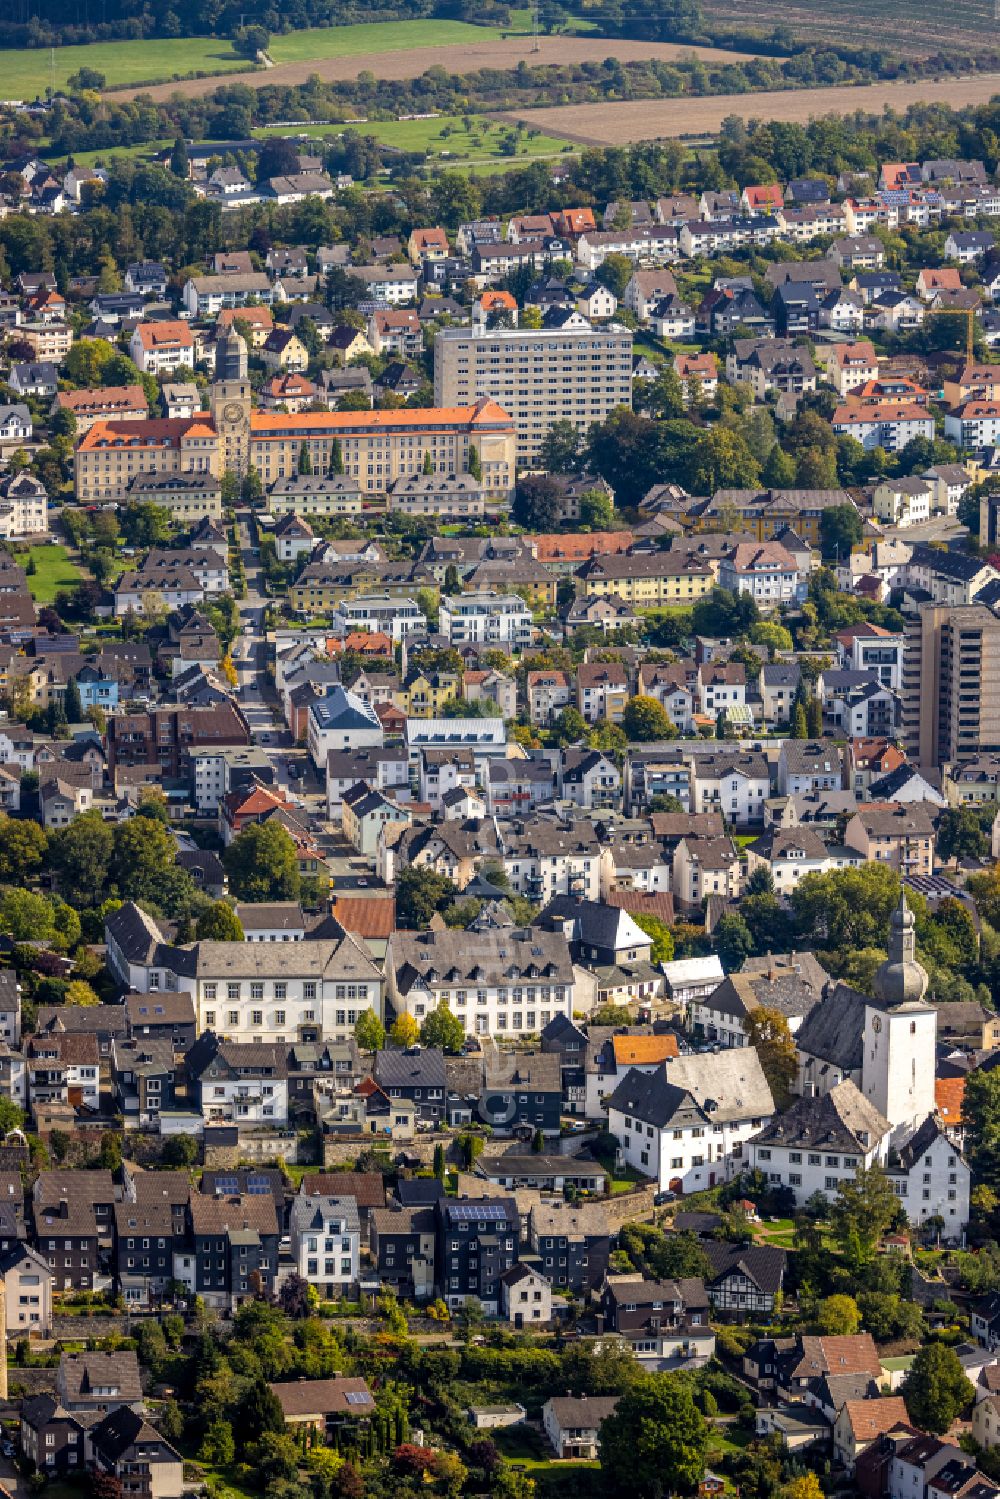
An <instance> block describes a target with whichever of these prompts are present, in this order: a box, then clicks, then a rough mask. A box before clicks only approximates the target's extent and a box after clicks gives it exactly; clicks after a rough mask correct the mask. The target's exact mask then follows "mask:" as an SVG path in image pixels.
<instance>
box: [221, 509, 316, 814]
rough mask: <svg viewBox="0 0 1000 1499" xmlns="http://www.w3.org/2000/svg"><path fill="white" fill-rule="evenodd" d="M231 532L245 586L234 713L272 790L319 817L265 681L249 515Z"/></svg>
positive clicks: (312, 788) (311, 775)
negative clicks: (259, 752) (269, 770)
mask: <svg viewBox="0 0 1000 1499" xmlns="http://www.w3.org/2000/svg"><path fill="white" fill-rule="evenodd" d="M237 526H238V530H239V539H240V555H241V557H242V559H243V569H244V572H245V574H246V583H247V591H246V597H245V598H243V599H241V600H240V633H239V635H238V636H237V638H236V640H235V641H234V643H233V665H234V666H235V668H236V675H237V678H238V682H239V702H240V707H241V708H242V709H243V712H244V713H245V715H246V718H247V722H248V723H249V725H250V729H251V732H252V734H253V742H254V744H256V745H259V746H260V747H261V748H262V749H264V750H266V751H267V754H268V756H269V757H270V759H271V762H272V764H273V766H274V779H275V784H276V785H278V786H280V787H281V788H282V790H283V791H285V792H286V793H288V794H289V795H290V796H293V797H295V798H296V799H297V800H299V801H301V802H302V803H303V805H304V806H305V807H306V808H307V809H308V810H309V811H310V812H317V813H319V814H320V815H322V814H323V813H324V812H325V807H326V792H325V787H324V786H323V785H322V783H321V781H320V779H319V777H318V776H317V774H316V772H315V770H314V768H313V766H312V762H311V761H310V759H309V756H308V754H307V753H306V751H305V750H304V749H301V748H300V747H299V746H297V745H296V744H295V742H294V740H293V739H292V735H291V731H290V730H289V729H288V728H287V727H286V726H285V723H284V720H283V718H282V716H281V710H280V706H279V703H278V699H277V696H276V694H275V691H274V688H273V686H272V684H271V683H270V682H269V681H268V678H267V640H266V632H265V628H264V620H265V617H266V612H267V597H266V595H265V594H264V592H263V574H262V570H261V565H260V558H259V556H257V555H255V553H254V549H253V532H252V528H251V521H250V512H249V511H237Z"/></svg>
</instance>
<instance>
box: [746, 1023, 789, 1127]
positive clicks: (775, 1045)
mask: <svg viewBox="0 0 1000 1499" xmlns="http://www.w3.org/2000/svg"><path fill="white" fill-rule="evenodd" d="M743 1029H744V1030H745V1031H746V1033H747V1044H748V1045H749V1046H752V1047H753V1048H754V1049H755V1051H756V1052H757V1055H758V1056H759V1057H760V1065H761V1067H762V1068H763V1069H764V1076H765V1077H766V1078H767V1082H768V1087H769V1088H770V1089H771V1094H772V1096H773V1098H774V1101H775V1103H776V1104H777V1105H778V1108H779V1109H781V1108H784V1107H785V1106H786V1104H787V1103H788V1100H789V1098H790V1096H791V1091H792V1083H793V1082H794V1081H795V1074H796V1072H797V1071H798V1065H799V1063H798V1052H797V1051H796V1049H795V1041H794V1039H793V1037H792V1033H791V1031H790V1030H789V1028H788V1021H787V1020H786V1019H785V1017H784V1015H782V1013H781V1011H780V1010H773V1009H770V1008H769V1007H768V1006H767V1005H757V1006H756V1007H755V1008H754V1009H752V1010H751V1011H750V1013H749V1014H748V1015H746V1016H744V1019H743Z"/></svg>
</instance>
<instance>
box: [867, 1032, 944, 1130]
mask: <svg viewBox="0 0 1000 1499" xmlns="http://www.w3.org/2000/svg"><path fill="white" fill-rule="evenodd" d="M936 1044H937V1011H936V1010H935V1009H933V1008H932V1007H931V1006H930V1005H927V1004H923V1003H922V1002H921V1003H918V1004H915V1005H904V1006H902V1007H901V1008H899V1009H897V1010H893V1009H883V1008H881V1007H880V1006H879V1005H877V1004H875V1003H874V1002H873V1003H870V1004H867V1005H866V1006H865V1028H864V1039H863V1042H862V1056H863V1061H862V1074H861V1075H862V1083H861V1091H862V1092H863V1093H864V1095H865V1097H866V1098H868V1099H870V1101H871V1102H872V1103H873V1104H874V1105H875V1107H876V1108H877V1109H878V1111H879V1113H880V1114H884V1115H885V1117H886V1119H888V1121H889V1123H890V1124H891V1125H892V1126H893V1128H894V1129H896V1128H899V1127H900V1126H907V1127H909V1126H912V1125H916V1124H919V1123H921V1122H922V1121H923V1120H924V1119H926V1118H927V1116H928V1114H933V1113H934V1110H935V1106H936V1105H935V1100H934V1070H935V1068H934V1064H935V1048H936Z"/></svg>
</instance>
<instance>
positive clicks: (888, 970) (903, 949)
mask: <svg viewBox="0 0 1000 1499" xmlns="http://www.w3.org/2000/svg"><path fill="white" fill-rule="evenodd" d="M926 991H927V970H926V969H925V968H924V967H922V965H921V964H920V963H918V962H917V926H916V922H915V921H914V919H913V912H912V911H911V910H910V908H909V906H908V905H907V904H906V891H905V889H904V890H901V891H900V892H899V905H898V906H897V907H896V909H895V911H893V913H892V919H891V921H890V923H889V956H888V958H887V959H886V961H885V962H884V963H883V964H882V966H881V967H880V968H879V970H878V972H877V973H876V974H875V996H876V998H877V999H878V1000H880V1001H881V1003H882V1004H883V1005H884V1006H885V1007H886V1008H887V1009H896V1008H897V1007H898V1006H899V1005H907V1004H919V1003H920V1002H921V1001H922V1000H923V997H924V994H925V993H926Z"/></svg>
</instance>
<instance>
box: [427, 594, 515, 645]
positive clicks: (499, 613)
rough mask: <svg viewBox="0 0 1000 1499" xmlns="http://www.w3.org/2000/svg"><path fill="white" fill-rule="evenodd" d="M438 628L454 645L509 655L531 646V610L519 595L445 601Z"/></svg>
mask: <svg viewBox="0 0 1000 1499" xmlns="http://www.w3.org/2000/svg"><path fill="white" fill-rule="evenodd" d="M439 628H440V631H441V634H442V635H444V636H445V637H446V638H447V639H448V640H449V641H450V643H451V644H452V645H456V646H461V645H492V646H498V647H499V648H501V649H503V650H507V651H521V650H525V649H526V648H527V647H528V646H529V645H530V644H531V638H532V634H533V627H532V622H531V610H530V609H529V608H528V606H527V604H526V603H525V602H524V599H522V598H521V596H520V595H519V594H516V593H507V594H500V593H460V594H456V595H455V596H454V597H453V598H449V597H446V598H442V600H441V612H440V623H439Z"/></svg>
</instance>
